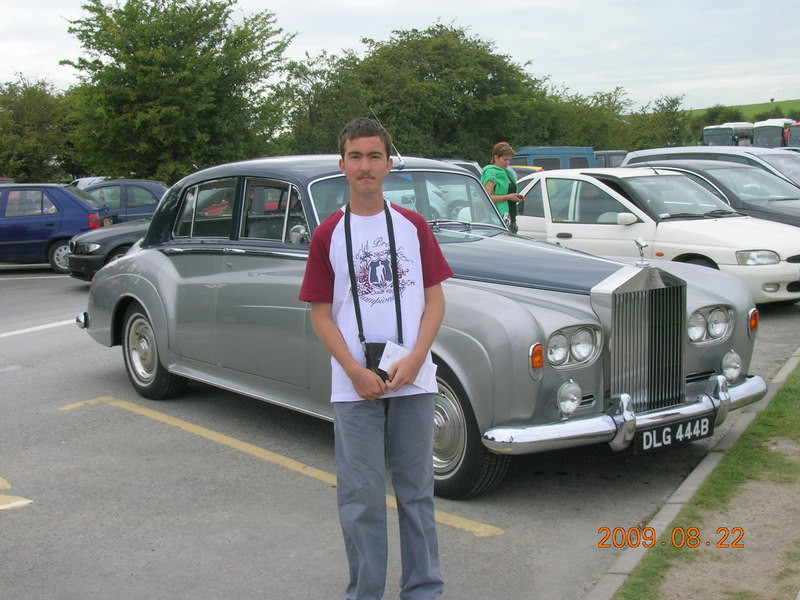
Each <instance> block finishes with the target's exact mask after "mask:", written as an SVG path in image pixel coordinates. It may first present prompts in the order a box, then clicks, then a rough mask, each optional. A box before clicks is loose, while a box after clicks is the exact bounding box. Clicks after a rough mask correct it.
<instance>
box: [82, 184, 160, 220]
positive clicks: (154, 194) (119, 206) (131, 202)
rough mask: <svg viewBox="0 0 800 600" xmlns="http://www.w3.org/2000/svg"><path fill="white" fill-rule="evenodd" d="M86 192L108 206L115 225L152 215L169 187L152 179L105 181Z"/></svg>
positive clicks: (89, 186)
mask: <svg viewBox="0 0 800 600" xmlns="http://www.w3.org/2000/svg"><path fill="white" fill-rule="evenodd" d="M84 191H85V192H87V193H88V194H89V195H90V196H92V197H94V198H97V199H98V200H100V201H101V202H103V203H104V204H105V205H106V206H108V208H109V210H110V211H111V219H112V220H113V222H114V223H121V222H124V221H135V220H136V219H143V218H145V217H149V216H150V215H152V214H153V211H154V210H155V209H156V206H158V201H159V200H161V196H163V195H164V192H166V191H167V185H166V184H165V183H164V182H162V181H152V180H150V179H105V180H102V181H98V182H96V183H92V184H90V185H87V186H86V187H85V188H84Z"/></svg>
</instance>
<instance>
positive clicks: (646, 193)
mask: <svg viewBox="0 0 800 600" xmlns="http://www.w3.org/2000/svg"><path fill="white" fill-rule="evenodd" d="M625 182H626V183H627V184H628V185H629V186H630V187H631V188H632V189H633V191H634V193H635V197H636V201H637V204H639V207H640V208H641V209H642V210H644V211H645V212H646V213H647V214H649V215H650V216H651V217H652V218H654V219H656V220H657V221H665V220H668V219H702V218H705V217H723V216H736V215H738V214H739V213H737V212H736V211H734V210H732V209H731V207H730V206H728V205H727V204H725V202H723V201H722V200H720V199H719V198H717V197H716V196H715V195H714V194H712V193H711V192H709V191H708V190H707V189H705V188H704V187H703V186H701V185H700V184H699V183H696V182H694V181H692V180H691V179H689V178H688V177H686V176H685V175H658V176H652V177H650V176H648V177H628V178H626V179H625Z"/></svg>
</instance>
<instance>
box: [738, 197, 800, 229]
mask: <svg viewBox="0 0 800 600" xmlns="http://www.w3.org/2000/svg"><path fill="white" fill-rule="evenodd" d="M743 204H744V207H745V210H747V211H749V212H751V213H763V214H769V215H777V216H785V217H786V221H784V222H787V223H788V222H791V223H792V224H793V225H800V198H796V199H793V200H755V201H753V200H748V201H746V202H743Z"/></svg>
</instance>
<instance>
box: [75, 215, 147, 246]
mask: <svg viewBox="0 0 800 600" xmlns="http://www.w3.org/2000/svg"><path fill="white" fill-rule="evenodd" d="M149 226H150V219H139V220H137V221H126V222H124V223H118V224H116V225H107V226H106V227H98V228H97V229H92V230H91V231H87V232H85V233H82V234H80V235H78V236H75V238H74V239H77V238H80V239H79V240H78V241H80V242H101V241H104V240H107V239H109V238H114V237H118V236H128V235H136V234H138V236H137V237H142V236H143V235H144V234H145V232H146V231H147V228H148V227H149Z"/></svg>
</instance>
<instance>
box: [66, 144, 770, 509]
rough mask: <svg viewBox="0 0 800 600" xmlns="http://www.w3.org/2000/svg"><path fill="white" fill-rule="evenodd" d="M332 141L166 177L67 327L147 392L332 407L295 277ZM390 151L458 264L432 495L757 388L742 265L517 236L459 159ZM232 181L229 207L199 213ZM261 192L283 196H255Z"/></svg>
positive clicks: (687, 437) (676, 419) (339, 194)
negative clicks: (571, 246) (531, 457)
mask: <svg viewBox="0 0 800 600" xmlns="http://www.w3.org/2000/svg"><path fill="white" fill-rule="evenodd" d="M338 158H339V157H338V156H334V155H327V156H310V157H297V156H294V157H277V158H267V159H258V160H252V161H246V162H239V163H233V164H227V165H221V166H217V167H212V168H209V169H205V170H203V171H198V172H196V173H193V174H191V175H189V176H187V177H186V178H184V179H183V180H181V181H179V182H178V183H177V184H175V185H174V186H173V187H172V188H170V190H169V191H168V192H167V195H166V196H165V197H164V198H163V199H162V201H161V203H160V204H159V206H158V209H157V210H156V212H155V214H154V216H153V220H152V222H151V224H150V227H149V228H148V229H147V232H146V234H145V236H144V238H143V239H142V240H141V241H140V242H138V243H137V244H135V245H134V247H133V248H131V250H130V251H129V252H128V253H127V254H125V255H124V256H122V257H121V258H119V259H117V260H115V261H113V262H111V263H109V264H108V265H106V266H105V267H103V268H102V269H100V271H98V273H97V274H96V275H95V277H94V280H93V281H92V286H91V289H90V290H89V299H88V309H87V311H85V312H83V313H81V314H79V315H78V318H77V321H78V325H79V327H82V328H86V329H88V332H89V334H90V335H91V337H92V338H94V339H95V340H96V341H98V342H100V343H101V344H104V345H106V346H114V345H121V346H122V355H123V359H124V364H125V369H126V371H127V374H128V377H129V379H130V382H131V384H132V385H133V387H134V389H135V390H136V391H137V392H138V393H139V394H140V395H142V396H143V397H145V398H152V399H164V398H168V397H171V396H175V395H177V394H180V393H181V392H182V391H183V390H184V388H185V386H186V383H187V380H195V381H200V382H204V383H206V384H210V385H214V386H219V387H221V388H224V389H228V390H233V391H236V392H239V393H242V394H247V395H249V396H253V397H255V398H259V399H262V400H265V401H268V402H272V403H275V404H278V405H281V406H285V407H288V408H291V409H294V410H298V411H301V412H303V413H306V414H310V415H314V416H317V417H321V418H323V419H332V409H331V403H330V361H331V357H330V354H329V353H328V352H327V351H326V350H325V349H324V347H323V346H322V344H320V343H319V341H318V340H317V338H316V336H315V335H314V333H313V331H312V328H311V323H310V316H309V312H310V309H309V305H308V304H306V303H304V302H300V301H299V300H298V294H299V289H300V284H301V281H302V278H303V273H304V271H305V266H306V260H307V258H308V244H309V240H310V237H311V234H312V232H313V231H314V229H315V227H316V226H317V224H318V223H320V222H321V221H322V220H323V219H325V218H326V217H327V216H328V215H330V214H331V213H333V211H336V210H342V209H343V205H344V204H345V202H346V201H347V199H348V197H349V192H348V187H347V180H346V179H345V178H344V176H343V174H342V173H341V171H340V170H339V167H338ZM395 165H396V167H395V168H394V169H393V170H392V171H391V173H390V174H389V175H388V176H387V178H386V180H385V186H384V187H385V189H387V190H388V191H390V192H393V193H396V196H397V197H398V198H404V199H405V201H406V202H407V204H406V206H413V207H414V208H415V209H416V210H417V211H418V212H420V213H421V214H423V215H425V216H426V217H427V218H428V219H429V220H430V221H429V222H430V224H431V227H432V229H433V231H434V233H435V235H436V237H437V239H438V240H439V243H440V245H441V247H442V250H443V252H444V254H445V256H446V258H447V260H448V262H449V263H450V266H451V267H452V268H453V270H454V272H455V276H454V277H453V278H452V279H450V280H447V281H446V282H444V283H443V288H444V293H445V296H446V299H447V311H446V315H445V317H444V322H443V325H442V327H441V330H440V332H439V335H438V336H437V338H436V340H435V342H434V344H433V348H432V353H433V356H434V359H435V361H436V363H437V365H438V370H437V374H436V377H437V381H438V385H439V394H438V395H437V398H436V403H435V416H434V420H435V434H434V435H435V438H434V455H433V457H432V459H433V464H434V469H435V480H436V483H435V487H436V493H437V494H439V495H440V496H445V497H449V498H465V497H469V496H473V495H476V494H479V493H481V492H484V491H487V490H489V489H491V488H493V487H495V486H496V485H497V484H498V483H499V482H500V481H501V480H502V478H503V476H504V474H505V473H506V470H507V469H508V466H509V461H510V460H511V457H512V455H515V454H528V453H533V452H544V451H549V450H557V449H561V448H568V447H572V446H579V445H584V444H600V443H607V444H609V445H610V446H611V447H612V448H614V449H616V450H622V449H624V448H629V447H631V446H633V447H635V448H636V449H637V450H638V451H642V452H645V451H649V450H655V449H657V448H664V447H671V446H674V445H676V444H679V443H684V442H689V441H694V440H697V439H700V438H703V437H706V436H709V435H711V434H712V433H713V431H714V428H715V427H716V426H718V425H719V424H720V423H721V422H722V421H724V419H725V417H726V415H727V413H728V411H729V410H733V409H737V408H740V407H741V406H744V405H746V404H749V403H750V402H753V401H756V400H758V399H759V398H761V397H762V396H763V394H764V393H765V391H766V384H765V383H764V380H763V379H762V378H761V377H759V376H758V375H753V374H748V367H749V364H750V358H751V356H752V352H753V343H754V338H755V335H756V329H757V325H758V318H757V317H758V312H757V310H756V308H755V306H754V304H753V300H752V297H751V296H750V293H749V292H748V291H747V288H746V287H744V286H743V285H742V284H741V283H740V282H739V281H738V280H736V279H734V278H732V277H730V276H728V275H726V274H725V273H721V272H718V271H712V270H710V269H701V268H699V267H695V266H693V265H688V264H682V263H670V262H665V261H653V263H652V264H650V265H645V264H635V261H633V260H608V259H603V258H599V257H594V256H590V255H587V254H584V253H582V252H574V251H572V250H568V249H564V248H560V247H558V246H555V245H552V244H547V243H544V242H538V241H535V240H530V239H525V238H522V237H519V236H514V235H512V234H510V233H509V232H508V230H507V229H506V227H505V225H504V224H503V220H502V219H501V217H500V215H499V213H498V212H497V210H496V208H495V207H494V204H493V203H492V202H491V201H490V199H489V197H488V196H487V195H486V192H485V190H484V189H483V187H482V186H481V185H480V182H479V181H478V180H477V179H475V178H474V177H472V176H471V175H469V174H468V173H466V172H465V171H464V170H462V169H461V168H459V167H455V166H452V165H448V164H446V163H443V162H440V161H432V160H425V159H414V158H405V159H404V160H403V161H397V162H396V163H395ZM629 171H633V170H632V169H627V170H626V172H629ZM433 187H435V188H439V189H446V190H448V194H449V195H452V197H453V198H454V199H455V198H460V201H465V202H466V206H465V207H464V208H463V209H462V211H461V213H462V214H461V217H462V218H464V219H468V220H467V221H455V220H452V221H448V220H442V219H432V217H431V212H430V211H431V209H430V203H429V197H428V190H429V189H432V188H433ZM226 195H231V196H230V197H231V198H232V200H233V202H234V210H233V211H231V212H230V213H229V214H224V215H223V214H213V215H208V214H207V213H204V207H205V205H206V204H207V203H208V202H209V201H214V199H215V198H218V197H221V196H226ZM264 195H270V196H279V197H280V199H281V202H280V203H279V206H278V207H276V209H275V210H272V211H262V210H261V209H260V208H258V207H259V206H260V201H259V200H257V199H258V198H259V197H261V196H264ZM254 199H256V204H255V206H256V208H255V209H254V207H253V203H254ZM399 251H400V252H401V253H402V248H400V249H399ZM364 258H365V260H368V259H369V256H368V255H366V256H365V257H364ZM401 267H402V263H401Z"/></svg>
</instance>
